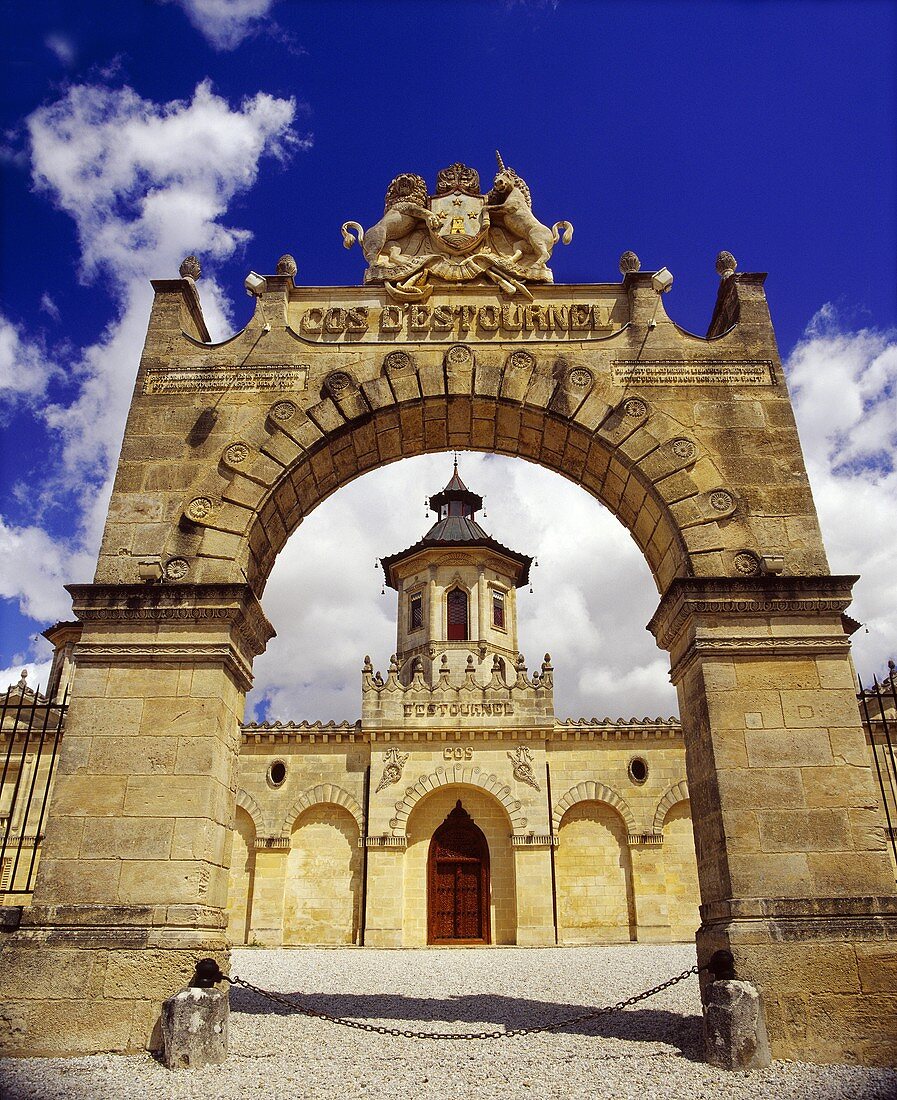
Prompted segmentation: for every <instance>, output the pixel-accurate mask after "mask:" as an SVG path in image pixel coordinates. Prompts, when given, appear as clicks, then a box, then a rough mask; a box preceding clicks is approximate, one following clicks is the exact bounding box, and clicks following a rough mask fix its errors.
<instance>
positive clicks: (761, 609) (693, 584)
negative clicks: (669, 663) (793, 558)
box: [648, 576, 859, 650]
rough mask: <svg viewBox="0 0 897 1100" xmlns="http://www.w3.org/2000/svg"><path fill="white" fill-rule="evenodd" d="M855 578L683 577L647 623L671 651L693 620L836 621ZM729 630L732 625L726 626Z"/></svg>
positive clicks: (675, 583)
mask: <svg viewBox="0 0 897 1100" xmlns="http://www.w3.org/2000/svg"><path fill="white" fill-rule="evenodd" d="M858 579H859V578H858V577H856V576H825V577H777V576H760V577H743V578H735V577H730V578H729V577H680V578H677V579H676V580H674V581H673V582H672V584H671V585H670V586H669V588H668V589H667V591H666V592H665V593H664V595H663V597H662V599H661V601H660V604H659V605H658V608H657V610H656V611H655V613H654V615H653V617H652V619H651V621H650V622H649V623H648V630H650V631H651V633H652V634H653V635H654V637H655V638H656V639H657V644H658V645H659V646H660V647H661V648H662V649H667V650H672V649H673V647H674V646H675V645H676V643H677V641H678V640H679V638H680V635H681V634H682V632H683V631H684V630H685V629H686V627H687V626H688V625H689V624H690V623H692V622H693V621H694V620H695V619H697V618H701V619H702V620H703V621H704V622H707V621H708V620H713V621H715V622H719V621H720V620H723V621H725V620H729V624H731V623H733V622H739V623H742V624H745V623H747V622H749V621H750V620H751V619H758V618H759V619H776V618H784V617H786V616H788V617H793V616H795V615H797V616H801V615H806V616H818V615H819V614H820V612H823V613H829V614H831V615H832V616H838V617H839V618H840V615H841V614H842V613H843V612H844V610H845V609H846V608H847V607H848V606H849V605H850V602H851V589H852V586H853V585H854V583H855V582H856V581H857V580H858ZM727 625H728V624H727Z"/></svg>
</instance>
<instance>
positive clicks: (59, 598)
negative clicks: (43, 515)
mask: <svg viewBox="0 0 897 1100" xmlns="http://www.w3.org/2000/svg"><path fill="white" fill-rule="evenodd" d="M95 562H96V555H95V553H93V552H92V550H88V549H85V548H84V547H83V546H79V545H77V543H76V542H74V541H69V540H64V539H56V538H53V537H52V536H51V535H49V534H47V532H46V531H44V530H42V529H41V528H40V527H36V526H28V527H16V526H13V525H10V524H7V523H5V522H4V521H3V520H2V519H0V596H3V597H5V598H6V599H10V600H15V601H16V603H17V604H18V607H19V610H20V611H21V612H22V614H23V615H27V616H28V617H29V618H31V619H37V620H38V621H39V622H51V621H53V620H54V619H61V618H65V617H66V616H67V615H69V614H70V612H71V603H70V601H69V598H68V595H67V594H66V592H65V590H64V588H63V585H64V584H68V583H70V582H71V581H75V580H81V581H83V580H89V579H90V576H91V575H92V573H93V566H94V564H95Z"/></svg>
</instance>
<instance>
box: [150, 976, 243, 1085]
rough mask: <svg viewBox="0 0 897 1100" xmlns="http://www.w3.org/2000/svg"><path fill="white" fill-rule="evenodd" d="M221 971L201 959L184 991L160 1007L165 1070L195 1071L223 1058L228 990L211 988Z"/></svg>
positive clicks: (218, 979)
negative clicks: (166, 1068)
mask: <svg viewBox="0 0 897 1100" xmlns="http://www.w3.org/2000/svg"><path fill="white" fill-rule="evenodd" d="M221 977H222V974H221V970H220V969H219V967H218V964H217V963H216V962H215V960H214V959H202V960H201V961H200V962H198V963H197V965H196V973H195V974H194V975H193V978H192V979H191V981H190V985H189V986H187V988H186V989H182V990H181V991H180V993H175V995H174V996H173V997H169V998H168V1000H167V1001H165V1002H164V1004H163V1005H162V1061H163V1062H164V1063H165V1065H166V1066H167V1067H168V1068H169V1069H199V1068H200V1067H202V1066H209V1065H217V1064H218V1063H220V1062H223V1061H224V1060H225V1058H227V1020H228V1016H229V1015H230V1004H229V1001H228V991H227V990H220V989H215V988H214V986H215V982H216V981H220V980H221Z"/></svg>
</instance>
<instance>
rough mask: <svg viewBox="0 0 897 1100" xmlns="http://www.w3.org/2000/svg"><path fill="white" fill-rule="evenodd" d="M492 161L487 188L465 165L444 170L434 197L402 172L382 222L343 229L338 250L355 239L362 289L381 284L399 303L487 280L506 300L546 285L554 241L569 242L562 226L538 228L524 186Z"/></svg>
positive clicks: (417, 178) (389, 193) (568, 229)
mask: <svg viewBox="0 0 897 1100" xmlns="http://www.w3.org/2000/svg"><path fill="white" fill-rule="evenodd" d="M496 157H497V158H498V172H497V174H496V176H495V179H494V180H493V184H492V190H491V191H490V192H489V193H488V194H487V195H483V194H481V192H480V177H479V175H478V173H477V172H476V171H475V169H473V168H469V167H468V166H467V165H465V164H452V165H450V166H449V167H448V168H443V169H442V171H441V172H440V173H439V175H438V176H437V179H436V192H435V194H433V195H430V194H428V192H427V184H426V181H425V180H424V179H423V177H421V176H417V175H414V174H412V173H403V174H402V175H400V176H396V178H395V179H394V180H393V181H392V183H391V184H390V185H389V188H388V189H387V192H386V202H385V209H384V212H383V217H382V218H381V219H380V221H379V222H377V224H376V225H373V226H371V228H370V229H367V230H365V229H363V228H362V226H361V225H360V224H359V223H358V222H354V221H352V222H346V223H345V224H344V225H343V227H342V234H343V244H344V245H345V246H346V248H351V247H352V245H353V244H354V243H355V241H356V240H357V241H358V243H359V244H360V245H361V248H362V251H363V252H364V255H365V259H366V260H367V262H368V267H367V270H366V271H365V274H364V281H365V283H373V284H380V285H383V286H385V287H386V289H387V291H388V292H389V294H390V295H391V296H392V297H393V298H395V299H396V300H398V301H409V302H422V301H424V300H425V299H427V298H429V296H430V294H431V293H432V292H433V287H434V280H439V281H442V282H447V283H452V282H469V281H471V280H474V279H476V280H479V281H480V282H491V283H495V284H497V285H498V286H499V287H500V288H501V289H502V291H503V292H504V293H505V294H508V295H514V294H518V293H519V294H522V295H523V296H524V297H527V298H532V295H531V294H530V292H529V291H528V290H527V288H526V283H527V282H538V283H551V282H553V281H554V280H553V276H552V274H551V271H550V269H549V267H548V261H549V259H550V258H551V252H552V249H553V248H554V246H555V245H556V244H557V243H558V241H560V240H563V242H564V244H569V243H570V241H571V239H572V237H573V226H572V225H571V224H570V223H569V222H567V221H559V222H555V223H554V225H553V226H551V228H549V227H548V226H547V225H543V224H542V223H541V222H540V221H539V220H538V219H537V218H536V216H535V215H534V214H533V212H532V198H531V195H530V190H529V187H528V186H527V185H526V183H525V182H524V181H523V180H522V179H521V178H520V176H518V175H517V173H516V172H515V171H514V169H513V168H507V167H505V165H504V163H503V162H502V159H501V156H500V155H499V154H497V153H496Z"/></svg>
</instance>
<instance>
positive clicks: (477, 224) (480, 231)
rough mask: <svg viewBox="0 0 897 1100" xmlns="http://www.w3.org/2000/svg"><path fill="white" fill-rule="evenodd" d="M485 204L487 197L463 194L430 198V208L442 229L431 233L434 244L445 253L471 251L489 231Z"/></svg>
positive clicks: (454, 192)
mask: <svg viewBox="0 0 897 1100" xmlns="http://www.w3.org/2000/svg"><path fill="white" fill-rule="evenodd" d="M485 205H486V196H485V195H465V194H463V192H461V191H452V192H451V193H450V194H448V195H437V196H435V197H434V198H431V199H430V209H431V210H432V211H433V213H434V214H435V215H436V216H437V217H438V218H439V228H438V229H431V230H430V236H431V237H432V239H433V243H434V244H435V245H436V246H437V247H438V248H439V249H440V250H441V251H443V252H446V251H448V252H453V253H464V252H470V251H472V250H473V249H474V248H476V247H477V245H478V244H480V242H481V241H482V240H483V238H484V237H485V235H486V231H487V230H488V229H489V215H488V214H487V213H486V212H485V211H484V210H483V207H484V206H485Z"/></svg>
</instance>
